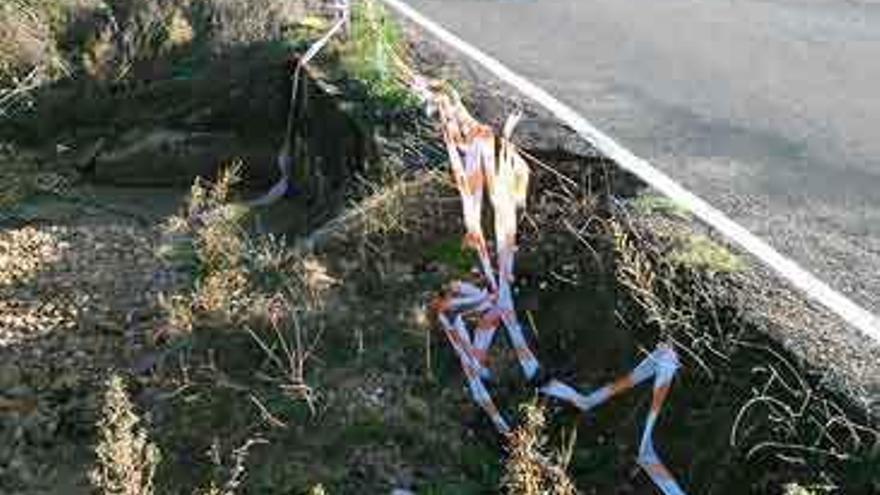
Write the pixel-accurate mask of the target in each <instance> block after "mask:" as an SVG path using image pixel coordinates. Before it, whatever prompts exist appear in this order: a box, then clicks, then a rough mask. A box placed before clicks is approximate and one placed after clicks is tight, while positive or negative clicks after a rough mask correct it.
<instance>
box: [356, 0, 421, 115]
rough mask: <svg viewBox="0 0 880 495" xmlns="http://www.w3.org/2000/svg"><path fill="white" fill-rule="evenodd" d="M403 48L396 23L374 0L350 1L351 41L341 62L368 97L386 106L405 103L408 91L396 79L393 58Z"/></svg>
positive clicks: (392, 106)
mask: <svg viewBox="0 0 880 495" xmlns="http://www.w3.org/2000/svg"><path fill="white" fill-rule="evenodd" d="M403 50H404V41H403V34H402V32H401V29H400V26H399V25H398V24H397V23H396V22H395V21H394V19H393V18H392V17H391V16H390V15H389V14H388V12H387V11H386V10H385V8H384V7H383V6H382V5H381V4H379V3H378V2H376V1H374V0H363V1H360V2H354V5H353V6H352V20H351V41H350V43H349V44H348V46H347V47H346V51H345V53H344V55H343V58H342V62H343V65H344V66H345V68H346V70H347V71H348V72H349V74H350V75H351V76H352V77H354V78H355V79H357V80H359V81H361V82H362V83H363V84H364V86H365V87H366V89H367V93H368V96H369V97H370V98H373V99H375V100H377V101H379V102H381V103H383V104H384V105H385V106H388V107H390V108H402V107H406V106H409V105H410V104H411V103H412V102H413V101H414V99H413V97H412V95H411V94H410V91H409V90H408V89H407V88H406V87H404V86H403V85H402V84H401V83H400V80H399V78H398V74H397V72H398V71H397V66H396V63H397V62H396V60H399V59H400V58H401V56H402V52H403Z"/></svg>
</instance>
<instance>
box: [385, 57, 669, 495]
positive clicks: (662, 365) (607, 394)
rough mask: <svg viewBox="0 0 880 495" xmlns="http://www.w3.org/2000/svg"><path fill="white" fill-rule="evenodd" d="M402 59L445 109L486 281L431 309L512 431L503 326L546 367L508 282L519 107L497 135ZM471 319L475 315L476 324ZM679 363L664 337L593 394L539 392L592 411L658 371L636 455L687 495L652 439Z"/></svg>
mask: <svg viewBox="0 0 880 495" xmlns="http://www.w3.org/2000/svg"><path fill="white" fill-rule="evenodd" d="M399 65H401V66H403V67H402V68H403V69H404V74H406V75H407V76H408V77H409V79H410V81H409V82H410V87H411V89H412V90H413V92H414V93H416V94H417V95H419V96H420V98H421V99H422V100H423V102H424V103H425V104H426V106H427V109H428V111H429V112H432V111H436V113H437V114H438V115H439V120H440V124H441V131H442V134H443V139H444V141H445V142H446V149H447V153H448V155H449V164H450V169H451V172H452V177H453V179H454V181H455V185H456V188H457V189H458V191H459V196H460V199H461V204H462V216H463V220H464V227H465V236H464V245H465V246H467V247H469V248H471V249H473V250H474V251H476V254H477V258H478V260H479V267H480V274H481V278H482V282H483V285H484V286H482V287H481V286H480V285H478V284H476V283H471V282H467V281H455V282H453V283H452V284H450V287H449V290H448V291H447V293H446V294H445V295H444V296H442V297H440V298H438V299H437V300H436V301H435V303H434V308H433V309H434V310H435V313H436V314H437V320H438V322H439V323H440V327H441V329H442V330H443V333H444V334H445V335H446V339H447V340H448V341H449V343H450V345H451V346H452V349H453V350H454V351H455V354H456V356H457V357H458V359H459V362H460V364H461V367H462V370H463V371H464V374H465V377H466V379H467V384H468V389H469V390H470V394H471V397H472V399H473V400H474V402H476V404H477V405H479V406H480V408H482V409H483V411H484V412H485V413H486V414H487V415H488V416H489V419H490V420H491V421H492V424H493V425H494V426H495V428H496V429H497V430H498V431H499V432H500V433H501V434H503V435H507V434H509V433H510V425H509V424H508V423H507V421H506V420H505V419H504V416H503V415H502V414H501V412H500V411H499V410H498V407H497V406H496V405H495V402H494V401H493V399H492V396H491V394H490V393H489V390H488V389H487V388H486V385H485V383H484V380H486V379H489V378H491V376H492V374H491V371H490V370H489V368H488V351H489V347H490V346H491V344H492V340H493V337H494V335H495V333H496V331H497V330H498V327H499V326H504V328H505V329H506V330H507V335H508V337H509V339H510V342H511V345H512V347H513V350H514V352H515V354H516V357H517V360H518V361H519V363H520V366H521V367H522V371H523V374H524V375H525V377H526V378H527V379H529V380H533V379H535V377H536V376H537V375H538V370H539V369H540V364H539V363H538V360H537V358H536V357H535V355H534V353H533V352H532V350H531V349H530V348H529V345H528V343H527V342H526V339H525V336H524V334H523V329H522V326H521V325H520V323H519V320H518V318H517V315H516V309H515V307H514V301H513V296H512V292H511V287H510V284H511V283H512V282H513V280H514V275H513V274H514V257H515V253H516V249H517V246H516V233H517V209H518V208H521V207H524V206H525V203H526V193H527V190H528V180H529V168H528V166H527V165H526V163H525V161H524V160H523V158H522V156H521V155H520V154H519V153H518V152H517V150H516V148H515V146H514V145H513V144H512V142H511V141H510V138H511V135H512V134H513V130H514V128H515V127H516V124H517V122H518V121H519V119H520V117H521V115H519V114H514V115H512V116H510V117H509V118H508V119H507V121H506V122H505V125H504V129H503V131H502V135H501V137H500V138H499V137H497V136H495V134H494V132H493V131H492V129H491V128H490V127H489V126H486V125H484V124H481V123H480V122H478V121H477V120H476V119H474V118H473V116H471V115H470V113H469V112H468V111H467V109H466V108H465V106H464V105H463V104H462V102H461V99H460V97H459V96H458V94H457V93H456V92H455V91H454V90H451V89H446V88H444V87H443V85H442V83H439V82H436V81H429V80H427V79H424V78H422V77H421V76H418V75H417V74H414V73H413V72H412V71H411V70H409V69H408V68H406V67H405V65H404V64H402V63H400V64H399ZM485 191H488V196H489V200H490V203H491V205H492V209H493V213H494V220H495V222H494V223H495V224H494V229H495V243H494V247H495V251H496V260H495V266H494V267H493V265H492V260H491V258H490V254H489V249H488V246H487V243H486V239H485V236H484V233H483V228H482V223H481V220H482V217H481V214H482V205H483V196H484V192H485ZM468 321H470V322H472V325H470V326H472V327H473V328H472V329H471V328H469V325H468ZM679 366H680V364H679V360H678V356H677V354H676V353H675V350H674V349H673V348H672V346H671V345H668V344H666V343H660V344H658V346H657V348H656V349H655V350H654V351H653V352H651V353H650V354H649V355H648V356H647V357H646V358H645V359H644V360H642V362H641V363H639V364H638V365H637V366H636V367H635V368H634V369H633V370H632V371H631V372H630V373H628V374H627V375H624V376H623V377H621V378H619V379H618V380H616V381H615V382H613V383H611V384H609V385H606V386H604V387H601V388H599V389H597V390H595V391H593V392H592V393H590V394H589V395H586V396H585V395H582V394H581V393H580V392H578V391H577V390H575V389H574V388H573V387H571V386H569V385H567V384H565V383H564V382H562V381H560V380H556V379H551V380H549V381H548V382H547V383H546V384H545V385H543V386H541V387H539V389H538V391H539V392H540V393H542V394H543V395H545V396H547V397H553V398H556V399H559V400H562V401H564V402H567V403H570V404H572V405H573V406H575V407H577V408H578V409H580V410H581V411H583V412H584V413H586V412H588V411H589V410H591V409H592V408H594V407H596V406H598V405H600V404H602V403H603V402H605V401H607V400H609V399H611V398H612V397H614V396H616V395H618V394H620V393H623V392H625V391H627V390H629V389H631V388H633V387H634V386H636V385H638V384H639V383H641V382H643V381H645V380H648V379H649V378H651V377H654V387H653V400H652V402H651V409H650V411H649V412H648V417H647V419H646V421H645V428H644V430H643V432H642V437H641V441H640V444H639V452H638V457H637V460H636V461H637V463H638V465H639V466H640V467H641V468H642V469H643V470H644V471H645V473H646V474H647V475H648V477H649V478H650V479H651V481H652V482H653V483H654V485H655V486H657V488H658V489H660V491H662V492H663V493H664V494H665V495H683V494H684V492H683V491H682V489H681V487H679V485H678V483H676V481H675V479H674V478H673V477H672V474H671V473H670V472H669V470H668V469H667V468H666V466H665V465H664V464H663V462H662V461H661V459H660V457H659V455H658V454H657V451H656V449H655V448H654V442H653V434H654V427H655V426H656V423H657V418H658V417H659V414H660V409H661V408H662V406H663V403H664V401H665V400H666V396H667V395H668V393H669V388H670V386H671V385H672V379H673V377H674V376H675V373H676V371H677V370H678V368H679Z"/></svg>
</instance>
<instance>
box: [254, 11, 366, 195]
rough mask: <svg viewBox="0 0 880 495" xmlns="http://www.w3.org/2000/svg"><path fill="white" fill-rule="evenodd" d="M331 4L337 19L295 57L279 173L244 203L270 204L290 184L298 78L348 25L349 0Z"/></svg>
mask: <svg viewBox="0 0 880 495" xmlns="http://www.w3.org/2000/svg"><path fill="white" fill-rule="evenodd" d="M331 8H332V10H333V12H334V14H333V16H334V19H335V21H336V22H334V23H333V26H331V27H330V29H328V30H327V32H326V33H324V35H323V36H321V37H320V38H319V39H318V40H316V41H315V42H314V43H312V45H311V46H310V47H309V49H308V50H306V52H305V53H304V54H303V55H302V56H301V57H300V58H299V60H297V62H296V68H295V69H294V70H293V76H292V77H291V88H290V102H289V106H290V107H289V109H288V113H287V130H286V132H285V135H284V144H282V145H281V150H279V152H278V158H277V161H276V164H277V165H278V171H279V173H280V174H281V177H280V178H279V179H278V181H276V182H275V184H274V185H273V186H272V187H271V188H270V189H269V190H268V191H266V193H265V194H263V195H262V196H260V197H258V198H255V199H252V200H250V201H248V202H247V203H246V204H247V206H250V207H260V206H268V205H271V204H273V203H275V202H276V201H278V200H279V199H281V198H282V197H284V196H285V195H286V194H288V193H289V191H290V190H291V188H292V187H293V185H292V184H291V175H292V170H291V169H292V168H293V156H292V151H293V150H292V149H291V148H292V143H291V139H292V136H291V134H293V120H294V119H295V118H296V104H297V99H296V98H297V92H298V91H299V79H300V77H302V70H303V68H304V67H305V66H306V64H308V63H309V62H311V60H312V59H313V58H314V57H315V55H317V54H318V53H319V52H320V51H321V50H322V49H323V48H324V47H325V46H327V44H328V43H329V42H330V40H331V39H332V38H333V36H334V35H336V33H338V32H340V31H344V30H345V29H346V28H347V26H348V24H349V21H350V19H351V9H350V5H349V2H348V0H335V2H334V3H333V5H332V6H331Z"/></svg>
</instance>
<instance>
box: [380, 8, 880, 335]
mask: <svg viewBox="0 0 880 495" xmlns="http://www.w3.org/2000/svg"><path fill="white" fill-rule="evenodd" d="M382 1H383V2H385V4H387V5H388V6H389V7H391V8H393V9H394V10H396V11H397V12H399V13H400V14H401V15H403V16H404V17H406V18H408V19H409V20H410V21H412V22H414V23H416V24H418V25H419V26H421V27H422V28H424V29H425V30H427V31H429V32H430V33H432V34H433V35H434V36H436V37H437V38H438V39H440V40H441V41H443V42H444V43H446V44H448V45H450V46H451V47H453V48H455V49H456V50H458V51H459V52H461V53H463V54H464V55H466V56H468V57H469V58H471V59H472V60H473V61H475V62H477V63H478V64H480V65H482V66H483V67H484V68H485V69H486V70H488V71H489V72H491V73H492V74H494V75H495V76H496V77H498V78H499V79H501V80H502V81H504V82H506V83H507V84H510V85H511V86H513V87H514V88H516V89H517V90H519V91H520V92H521V93H523V94H524V95H526V96H528V97H529V98H531V99H532V100H534V101H535V102H537V103H538V104H539V105H541V106H543V107H544V108H545V109H547V110H548V111H550V112H551V113H552V114H553V115H555V116H556V118H558V119H559V120H561V121H562V122H564V123H565V124H567V125H568V126H569V127H571V128H572V129H573V130H574V131H575V132H577V133H578V134H579V135H580V136H581V137H582V138H584V139H586V140H587V141H588V142H589V143H590V144H591V145H593V146H594V147H595V148H596V149H598V150H599V151H601V152H602V153H603V154H604V155H605V156H607V157H608V158H610V159H612V160H614V161H615V162H616V163H617V164H619V165H620V166H621V167H623V168H625V169H626V170H628V171H629V172H631V173H633V174H635V175H636V176H638V177H639V178H641V179H642V180H643V181H645V182H646V183H648V184H649V185H651V186H652V187H654V188H655V189H657V190H658V191H660V192H662V193H663V194H665V195H666V196H668V197H669V198H671V199H673V200H674V201H676V202H678V203H681V204H682V205H683V206H685V207H686V208H688V209H690V210H691V211H692V212H693V213H694V215H696V216H697V217H698V218H700V219H701V220H703V221H704V222H706V223H707V224H709V225H710V226H712V227H713V228H715V229H716V230H718V231H719V232H721V233H722V234H723V235H725V236H726V237H727V238H729V239H730V240H731V241H733V242H734V243H736V244H738V245H739V246H740V247H742V249H744V250H746V251H747V252H749V253H751V254H753V255H754V256H755V257H757V258H758V259H760V260H761V261H763V262H764V263H765V264H766V265H767V266H769V267H770V268H772V269H773V270H775V271H776V272H777V273H778V274H779V275H780V276H781V277H782V278H784V279H786V280H788V281H789V282H790V283H791V284H792V285H794V286H795V287H797V288H798V289H800V290H802V291H803V292H805V293H806V294H807V295H808V296H809V297H811V298H812V299H814V300H815V301H817V302H818V303H820V304H822V305H823V306H825V307H826V308H828V309H829V310H831V311H832V312H834V313H835V314H837V315H838V316H840V317H841V318H843V319H844V320H845V321H846V322H847V323H849V324H850V325H852V326H854V327H855V328H857V329H859V330H860V331H861V332H862V333H864V334H865V335H867V336H868V337H870V338H871V339H873V340H874V341H875V342H878V343H880V319H878V318H877V317H876V316H874V315H873V314H871V313H870V312H869V311H867V310H866V309H864V308H862V307H861V306H859V305H858V304H856V303H855V302H853V301H852V300H851V299H849V298H848V297H846V296H844V295H843V294H841V293H840V292H838V291H836V290H834V289H832V288H831V287H830V286H829V285H828V284H826V283H825V282H823V281H821V280H819V279H818V278H816V276H815V275H813V274H812V273H810V272H808V271H806V270H805V269H803V268H801V267H800V266H799V265H798V264H797V263H795V262H794V261H792V260H791V259H789V258H787V257H786V256H784V255H782V254H781V253H779V252H778V251H776V250H775V249H774V248H773V247H771V246H770V245H769V244H767V243H766V242H764V241H763V240H762V239H760V238H759V237H757V236H756V235H754V234H752V233H751V232H749V231H748V230H746V229H745V227H743V226H741V225H739V224H738V223H736V222H734V221H733V220H731V219H730V218H729V217H727V215H725V214H724V213H722V212H721V211H720V210H718V209H716V208H715V207H713V206H712V205H710V204H709V203H707V202H706V201H705V200H703V199H702V198H700V197H698V196H697V195H695V194H693V193H692V192H690V191H688V190H687V189H685V188H684V187H682V186H681V185H679V184H678V183H677V182H675V181H674V180H672V178H670V177H669V176H668V175H666V174H664V173H663V172H661V171H660V170H658V169H656V168H654V167H653V166H652V165H651V164H650V163H648V162H647V161H645V160H643V159H641V158H639V157H637V156H636V155H634V154H633V153H632V152H631V151H629V150H628V149H626V148H624V147H623V146H621V145H620V144H618V143H617V142H616V141H614V140H613V139H612V138H610V137H609V136H607V135H606V134H605V133H603V132H602V131H600V130H599V129H597V128H596V127H594V126H593V125H592V124H590V123H589V122H588V121H587V119H585V118H584V117H582V116H581V115H579V114H578V113H577V112H575V111H574V109H572V108H571V107H569V106H568V105H566V104H564V103H562V102H561V101H559V100H557V99H556V98H554V97H553V96H551V95H550V94H549V93H547V92H546V91H544V90H543V89H541V88H540V87H538V86H536V85H535V84H533V83H532V82H530V81H528V80H527V79H525V78H524V77H522V76H520V75H519V74H517V73H515V72H513V71H512V70H510V69H509V68H507V67H506V66H504V65H503V64H502V63H501V62H499V61H498V60H495V59H494V58H492V57H490V56H489V55H487V54H485V53H483V52H482V51H480V50H479V49H478V48H476V47H474V46H473V45H471V44H469V43H467V42H466V41H464V40H462V39H461V38H459V37H458V36H456V35H454V34H452V33H451V32H449V31H448V30H446V29H445V28H443V27H442V26H440V25H439V24H437V23H436V22H434V21H432V20H431V19H428V18H427V17H425V16H424V15H423V14H421V13H420V12H418V11H416V10H415V9H413V8H412V7H410V6H409V5H407V4H406V3H404V2H403V1H401V0H382Z"/></svg>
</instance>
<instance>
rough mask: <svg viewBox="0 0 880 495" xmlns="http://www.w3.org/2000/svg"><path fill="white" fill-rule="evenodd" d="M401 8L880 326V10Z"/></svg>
mask: <svg viewBox="0 0 880 495" xmlns="http://www.w3.org/2000/svg"><path fill="white" fill-rule="evenodd" d="M407 3H409V4H410V5H412V6H413V7H415V8H416V9H418V10H420V11H421V12H422V13H424V14H426V15H427V16H429V17H431V18H432V19H434V20H435V21H438V22H440V23H441V24H443V25H444V26H446V27H447V28H448V29H449V30H451V31H453V32H454V33H456V34H458V35H459V36H460V37H462V38H464V39H465V40H466V41H468V42H470V43H472V44H473V45H475V46H477V47H478V48H480V49H482V50H484V51H485V52H487V53H489V54H490V55H492V56H494V57H495V58H497V59H499V60H501V61H502V62H503V63H505V64H506V65H508V66H509V67H511V68H512V69H514V70H515V71H517V72H519V73H520V74H522V75H524V76H525V77H527V78H529V79H531V80H532V81H533V82H535V83H536V84H538V85H540V86H542V87H544V88H545V89H547V90H548V91H549V92H550V93H552V94H554V95H555V96H557V97H558V98H559V99H560V100H562V101H564V102H565V103H567V104H569V105H570V106H572V107H574V108H575V109H577V110H578V111H579V112H580V113H581V114H582V115H583V116H585V117H586V118H587V119H588V120H590V121H591V122H592V123H593V124H595V125H596V126H597V127H598V128H599V129H601V130H603V131H604V132H606V133H607V134H609V135H610V136H612V137H613V138H615V139H616V140H618V142H620V143H621V144H623V145H624V146H626V147H628V148H629V149H630V150H632V151H633V152H635V153H636V154H637V155H639V156H641V157H643V158H646V159H648V160H649V161H651V162H652V164H654V165H655V166H657V167H658V168H660V169H661V170H663V171H665V172H666V173H668V174H669V175H671V176H672V177H673V178H675V179H676V180H677V181H679V182H680V183H681V184H683V185H684V186H685V187H687V188H689V189H691V190H692V191H694V192H695V193H697V194H698V195H700V196H702V197H703V198H704V199H706V200H708V201H709V202H710V203H712V204H713V205H715V206H716V207H718V208H720V209H721V210H722V211H724V212H725V213H727V214H728V215H730V216H731V217H732V218H733V219H735V220H736V221H738V222H739V223H741V224H742V225H743V226H745V227H746V228H748V229H749V230H751V231H752V232H753V233H755V234H757V235H759V236H761V237H763V238H764V239H766V240H768V241H769V242H770V243H771V244H772V245H773V246H774V247H776V248H777V249H778V250H780V251H781V252H783V253H785V254H786V255H788V256H790V257H791V258H793V259H794V260H796V261H798V262H799V263H801V264H802V265H803V266H804V267H806V268H807V269H809V270H811V271H813V273H815V274H816V275H817V276H818V277H819V278H821V279H823V280H824V281H826V282H828V283H829V284H830V285H831V286H833V287H834V288H836V289H838V290H839V291H841V292H842V293H844V294H846V295H848V296H850V297H851V298H852V299H854V300H855V301H856V302H858V303H860V304H861V305H863V306H864V307H865V308H867V309H869V310H871V311H873V312H874V313H875V314H877V313H880V301H877V298H876V296H877V295H880V3H875V4H871V3H868V2H862V1H847V0H736V1H734V0H661V1H657V0H407Z"/></svg>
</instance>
